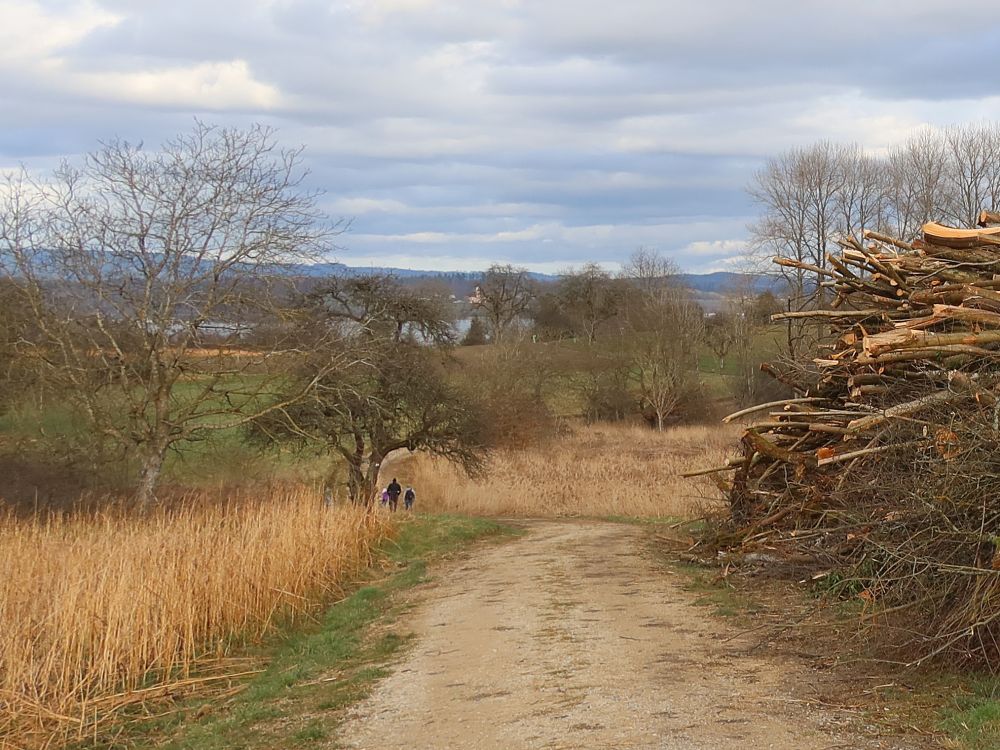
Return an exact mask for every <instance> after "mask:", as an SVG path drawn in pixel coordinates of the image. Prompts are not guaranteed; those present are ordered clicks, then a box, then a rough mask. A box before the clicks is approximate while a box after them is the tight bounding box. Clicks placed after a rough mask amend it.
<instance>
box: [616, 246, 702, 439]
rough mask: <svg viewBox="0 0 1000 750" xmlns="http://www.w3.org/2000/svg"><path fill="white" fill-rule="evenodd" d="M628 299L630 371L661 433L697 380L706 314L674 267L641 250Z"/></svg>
mask: <svg viewBox="0 0 1000 750" xmlns="http://www.w3.org/2000/svg"><path fill="white" fill-rule="evenodd" d="M622 273H623V276H624V278H625V280H626V281H627V282H628V283H629V284H630V286H631V293H630V295H629V304H628V307H627V310H628V321H629V331H630V333H629V342H628V351H629V363H630V371H631V374H632V376H633V379H634V382H635V384H636V387H637V389H638V391H639V396H640V400H641V403H642V407H643V409H644V410H646V411H648V412H650V413H651V415H652V419H653V422H654V423H655V424H656V427H657V429H658V430H662V429H663V428H664V427H665V425H666V420H667V418H668V417H669V416H670V415H671V414H672V413H673V412H674V410H675V409H676V408H677V406H678V405H679V404H680V402H681V400H682V399H683V398H684V397H685V395H687V394H688V393H689V391H690V389H691V387H692V386H693V385H694V384H695V382H696V379H697V353H698V344H699V343H700V341H701V337H702V331H703V326H704V315H703V314H702V311H701V309H700V308H699V307H698V306H697V305H696V304H695V303H694V301H693V300H692V299H691V295H690V292H689V291H688V290H687V289H685V288H684V287H683V286H682V285H681V284H680V283H679V282H678V280H677V279H676V276H677V269H676V266H675V265H674V264H673V263H671V262H670V261H669V260H668V259H666V258H664V257H663V256H661V255H660V254H659V253H657V252H655V251H653V250H649V249H640V250H639V251H637V252H636V253H635V254H634V255H633V256H632V258H631V259H630V261H629V263H627V264H626V265H625V267H624V269H623V272H622Z"/></svg>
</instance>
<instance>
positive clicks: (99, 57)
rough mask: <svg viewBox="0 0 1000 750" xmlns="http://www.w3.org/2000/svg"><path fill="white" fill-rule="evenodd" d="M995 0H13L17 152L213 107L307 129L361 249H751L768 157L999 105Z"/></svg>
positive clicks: (352, 258) (532, 257)
mask: <svg viewBox="0 0 1000 750" xmlns="http://www.w3.org/2000/svg"><path fill="white" fill-rule="evenodd" d="M998 19H1000V16H998V15H997V14H996V12H995V6H994V4H993V3H991V2H986V1H985V0H984V1H982V2H980V1H978V0H975V1H973V0H949V2H947V3H942V2H940V0H933V1H928V0H908V2H906V3H901V2H880V1H879V0H839V1H838V2H836V3H830V2H822V3H821V2H811V1H810V0H792V1H789V2H785V1H784V0H757V2H747V1H746V0H700V1H699V2H669V1H667V0H615V1H613V2H608V0H600V2H598V1H597V0H355V1H354V2H316V1H313V0H270V1H267V0H259V1H257V2H254V1H252V0H207V1H206V0H199V1H198V2H195V1H194V0H141V2H137V1H136V0H130V1H128V2H126V0H93V1H91V2H76V1H75V0H51V1H48V2H34V1H32V0H13V1H8V0H0V168H5V167H10V166H13V165H16V164H18V163H25V164H27V165H28V166H29V167H33V168H39V169H45V168H47V167H49V166H51V165H52V164H54V163H55V162H57V161H58V160H59V159H60V158H62V157H64V156H72V155H76V154H81V153H83V152H86V151H88V150H90V149H92V148H93V147H94V146H95V145H96V142H97V141H98V139H102V138H107V137H109V136H121V137H123V138H127V139H134V140H140V139H141V140H143V141H145V142H146V143H150V144H155V143H157V142H158V141H159V140H161V139H162V138H164V137H165V136H168V135H170V134H172V133H176V132H178V131H180V130H183V129H186V128H188V127H190V125H191V124H192V118H193V117H198V118H201V119H203V120H205V121H207V122H211V123H218V124H246V123H249V122H252V121H261V122H266V123H269V124H272V125H274V126H276V127H277V128H278V129H279V137H280V140H281V141H282V143H283V144H285V145H290V146H292V145H300V144H301V145H304V146H305V147H306V159H307V162H308V165H309V167H310V169H311V171H312V176H311V178H310V180H311V183H312V185H313V186H314V187H317V188H320V189H322V190H323V191H325V197H324V202H325V208H326V209H328V211H329V212H330V214H331V215H332V216H333V217H344V218H353V225H352V228H351V231H350V233H348V234H347V235H344V236H342V237H341V238H340V244H341V246H342V247H341V248H340V249H339V250H338V251H337V253H336V259H337V260H340V261H342V262H345V263H349V264H352V265H368V264H378V265H398V266H403V267H409V268H431V269H442V270H443V269H461V270H475V269H481V268H484V267H485V266H487V265H489V263H490V262H493V261H503V262H507V261H509V262H513V263H517V264H522V265H526V266H528V267H530V268H533V269H536V270H543V271H553V270H560V269H563V268H565V267H567V266H569V265H573V264H576V265H579V264H581V263H584V262H588V261H596V262H601V263H605V264H608V265H612V264H615V263H618V262H620V261H621V260H623V259H624V258H626V257H627V256H628V255H629V254H630V253H631V252H632V251H633V250H635V249H636V248H637V247H638V246H640V245H645V246H652V247H656V248H659V249H660V250H662V251H663V252H665V253H667V254H669V255H670V256H672V257H673V258H674V259H675V260H676V261H677V262H678V263H679V264H680V265H681V266H682V267H684V268H686V269H688V270H691V271H708V270H718V269H724V268H726V267H727V264H728V263H729V262H730V259H732V258H733V257H734V256H735V255H736V254H738V253H739V252H740V250H741V249H742V248H743V246H744V242H745V238H746V235H747V232H746V224H747V223H748V222H749V221H750V220H752V218H753V214H754V211H755V209H754V207H753V205H752V204H751V203H750V202H749V200H748V198H747V197H746V195H745V193H744V188H745V186H746V184H747V182H748V180H749V178H750V176H751V175H752V173H753V171H754V170H755V169H756V168H757V167H758V166H759V165H760V162H761V159H762V158H763V157H766V156H767V155H771V154H774V153H776V152H779V151H781V150H783V149H786V148H788V147H791V146H794V145H800V144H807V143H810V142H812V141H815V140H818V139H820V138H833V139H837V140H845V141H858V142H860V143H862V144H863V145H864V146H865V147H867V148H870V149H872V150H879V149H884V148H885V147H887V146H889V145H890V144H892V143H895V142H898V141H900V140H901V139H904V138H905V137H906V136H907V135H908V134H909V133H911V132H912V131H913V130H915V129H917V128H919V127H922V126H926V125H944V124H950V123H955V122H967V121H974V122H981V121H984V120H988V119H1000V75H998V69H1000V33H998V31H1000V29H998V28H997V27H998V25H1000V20H998Z"/></svg>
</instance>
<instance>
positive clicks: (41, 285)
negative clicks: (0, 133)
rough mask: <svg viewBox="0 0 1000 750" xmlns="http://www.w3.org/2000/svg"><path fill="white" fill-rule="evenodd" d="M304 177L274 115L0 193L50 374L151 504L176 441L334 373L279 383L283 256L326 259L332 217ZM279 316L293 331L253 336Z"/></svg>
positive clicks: (286, 398)
mask: <svg viewBox="0 0 1000 750" xmlns="http://www.w3.org/2000/svg"><path fill="white" fill-rule="evenodd" d="M302 177H303V171H302V170H301V168H300V164H299V151H297V150H281V149H279V148H278V147H277V145H276V143H275V139H274V135H273V133H272V132H271V131H270V130H269V129H267V128H264V127H260V126H255V127H252V128H250V129H248V130H238V129H220V128H215V127H211V126H208V125H203V124H201V123H198V124H196V126H195V127H194V128H193V129H192V130H191V132H189V133H186V134H182V135H179V136H177V137H176V138H174V139H172V140H169V141H167V142H166V143H164V144H163V146H162V147H161V148H160V149H159V150H155V151H150V150H146V149H145V148H143V146H142V145H141V144H131V143H128V142H124V141H119V140H112V141H109V142H107V143H105V144H103V145H102V146H101V147H100V148H99V149H98V150H96V151H95V152H93V153H92V154H90V155H89V156H88V157H87V158H86V159H85V161H84V162H83V163H82V164H81V165H80V166H73V165H71V164H69V163H65V164H63V165H62V166H61V167H59V169H58V170H56V172H55V173H54V174H53V175H52V177H51V178H50V179H48V180H45V181H33V180H31V179H29V177H28V176H27V175H25V174H21V175H18V176H15V177H13V178H11V179H10V180H8V182H7V183H6V186H5V188H4V189H3V191H2V198H0V199H2V205H0V269H2V270H3V271H6V273H8V274H9V275H11V276H13V277H15V278H17V279H18V280H19V281H20V282H21V283H22V284H23V287H24V289H25V291H26V299H27V300H28V305H29V306H30V310H31V315H32V319H33V323H34V324H35V325H36V326H37V327H38V329H39V331H40V336H39V339H38V342H37V351H36V354H37V355H38V357H39V359H40V361H42V362H44V363H45V365H46V372H45V377H46V378H47V379H48V380H49V381H50V382H53V383H56V384H58V386H60V387H61V388H63V389H64V391H65V394H66V397H67V399H68V400H69V401H70V402H71V403H72V404H73V405H74V406H76V407H77V408H78V409H79V411H80V412H81V413H82V414H83V415H85V417H86V418H87V420H88V423H89V425H90V429H91V434H92V435H93V436H94V437H95V438H105V439H109V440H111V441H113V443H114V444H116V445H119V446H121V447H122V448H123V449H125V450H126V451H127V454H128V455H129V456H134V457H135V459H136V460H137V463H138V478H137V484H138V492H137V495H138V500H139V501H140V503H142V504H143V505H147V504H149V503H150V502H152V501H153V500H154V498H155V491H156V487H157V484H158V482H159V479H160V476H161V473H162V469H163V464H164V460H165V458H166V456H167V454H168V451H170V450H171V449H175V448H179V447H181V446H182V445H183V444H185V443H190V442H191V441H194V440H198V439H202V438H203V437H205V436H206V434H207V433H209V432H211V431H213V430H220V429H228V428H232V427H235V426H237V425H240V424H244V423H246V422H248V421H249V420H252V419H254V418H256V417H259V416H260V415H261V414H263V413H266V412H268V411H270V410H273V409H276V408H280V407H283V406H287V405H289V404H290V403H292V402H294V401H295V400H296V399H298V398H301V397H302V395H303V394H304V393H306V392H307V391H308V390H309V388H310V387H311V386H312V385H313V384H314V382H315V381H317V380H319V379H320V378H321V377H322V375H323V374H325V370H324V371H320V372H317V373H315V375H314V377H313V379H312V381H307V382H303V383H302V384H301V388H300V389H299V390H296V391H291V392H289V391H285V390H283V389H282V388H281V387H280V386H282V385H283V381H284V374H283V372H282V370H283V369H284V368H286V367H288V366H289V364H290V362H291V361H294V360H295V358H296V357H298V356H299V354H300V349H299V344H300V342H301V331H300V330H298V327H297V325H296V313H295V312H294V310H293V305H291V304H290V303H291V300H292V299H293V298H294V288H293V284H292V280H291V278H290V276H289V275H288V274H287V273H282V272H281V270H280V266H281V264H285V263H289V262H292V261H304V260H310V259H312V258H315V257H318V254H319V253H320V252H321V251H322V250H323V249H324V241H325V240H326V239H327V238H328V237H329V236H330V235H331V233H332V232H335V231H336V226H334V227H330V226H327V225H324V223H323V221H322V216H321V215H320V213H319V212H318V210H317V208H316V202H315V198H314V196H313V195H312V194H309V193H307V192H304V191H303V190H302V189H301V188H302V183H301V181H302ZM275 320H277V321H278V323H279V325H276V326H273V327H274V328H275V329H276V330H285V331H287V332H288V336H287V338H285V339H284V340H281V339H280V338H279V339H275V340H274V341H273V344H274V345H273V347H271V348H268V349H266V350H265V349H261V350H253V349H250V348H247V347H246V346H244V343H245V338H246V336H247V333H248V332H250V331H253V330H254V329H255V327H257V326H260V325H262V324H264V323H265V322H268V323H269V324H273V323H274V321H275ZM310 335H311V336H312V337H313V338H316V337H320V336H321V335H322V331H318V330H313V331H312V332H311V333H310ZM234 349H239V352H238V355H237V354H235V353H234V352H233V350H234ZM279 365H280V366H279ZM333 366H335V363H334V362H328V363H326V365H324V367H325V368H330V367H333ZM279 393H280V395H279Z"/></svg>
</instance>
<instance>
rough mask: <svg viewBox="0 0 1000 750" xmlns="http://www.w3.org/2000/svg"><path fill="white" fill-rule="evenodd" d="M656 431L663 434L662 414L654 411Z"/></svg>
mask: <svg viewBox="0 0 1000 750" xmlns="http://www.w3.org/2000/svg"><path fill="white" fill-rule="evenodd" d="M656 431H657V432H663V412H662V411H660V410H659V409H657V410H656Z"/></svg>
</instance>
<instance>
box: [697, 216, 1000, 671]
mask: <svg viewBox="0 0 1000 750" xmlns="http://www.w3.org/2000/svg"><path fill="white" fill-rule="evenodd" d="M980 223H981V225H982V227H983V228H977V229H956V228H952V227H946V226H942V225H940V224H936V223H929V224H926V225H925V226H924V227H923V228H922V236H921V238H919V239H917V240H914V241H912V242H906V241H903V240H899V239H896V238H893V237H890V236H887V235H884V234H880V233H877V232H871V231H869V232H865V234H864V241H858V240H856V239H854V238H845V239H843V240H841V241H840V242H839V244H840V252H839V253H838V254H836V255H831V256H830V257H829V258H828V260H829V266H828V267H827V268H819V267H815V266H808V265H805V264H801V263H797V262H795V261H790V260H787V259H782V258H778V259H775V262H777V263H779V264H782V265H793V266H797V267H800V268H805V269H806V270H808V271H811V272H813V273H814V274H816V275H817V276H818V277H819V278H821V283H820V293H821V294H820V296H821V297H822V296H824V295H825V298H826V300H828V301H829V304H825V305H820V309H816V310H805V311H801V312H792V313H784V314H780V315H776V316H774V318H775V319H777V320H782V319H788V318H806V319H811V320H814V321H815V323H816V326H817V330H818V331H822V334H823V335H822V336H821V341H824V342H826V343H824V344H821V345H820V346H819V352H818V356H817V357H816V359H814V360H813V362H812V363H810V364H809V365H808V366H802V365H799V366H786V367H784V368H782V369H779V368H777V367H774V366H772V365H764V366H763V369H765V371H767V372H770V373H771V374H772V375H774V376H775V377H778V378H779V379H780V380H782V382H785V383H786V384H788V385H790V386H791V387H793V388H794V389H796V390H797V391H798V393H797V397H796V398H793V399H788V400H786V401H782V402H772V403H771V404H765V405H762V406H758V407H755V408H754V409H750V410H744V411H743V412H738V413H737V414H735V415H731V416H730V417H727V420H731V419H734V418H737V417H741V416H746V415H748V414H749V413H754V414H755V416H756V418H757V419H758V420H759V421H757V422H756V423H754V424H752V425H751V426H750V427H749V428H748V429H747V430H746V432H745V433H744V435H743V438H742V441H741V449H742V450H741V456H740V457H739V458H736V459H732V460H731V461H730V462H729V465H727V466H726V467H723V468H720V469H716V470H713V471H715V472H716V474H715V476H716V477H719V476H720V475H719V473H718V472H721V471H724V470H735V475H734V477H733V479H732V482H731V483H726V482H723V481H722V480H721V479H718V480H717V481H719V483H720V485H722V486H724V488H725V489H726V490H727V492H728V497H729V502H730V510H731V513H730V514H729V518H728V520H727V521H726V523H725V525H724V527H723V528H721V529H719V530H718V533H719V536H718V539H717V542H718V543H720V544H722V545H723V546H726V547H728V548H729V549H730V550H732V551H737V552H740V551H742V552H747V553H749V552H767V553H768V554H769V555H770V556H772V557H776V558H779V559H780V558H783V559H786V560H795V561H798V562H802V561H808V563H809V564H810V565H811V566H812V572H813V574H814V578H815V579H817V580H818V581H826V582H828V585H829V586H830V587H832V588H835V589H836V591H837V592H838V593H840V594H842V595H845V596H852V597H860V599H861V601H862V603H863V607H864V610H865V614H866V617H867V622H868V623H869V624H871V625H872V626H873V627H874V628H875V629H876V630H877V633H878V634H881V635H889V636H891V637H890V638H889V639H888V642H889V643H891V644H893V645H894V646H896V647H900V648H903V647H905V654H906V656H905V660H906V661H907V662H908V663H918V662H920V661H923V660H924V659H927V658H930V657H933V656H938V655H948V656H949V657H951V658H956V657H958V658H962V659H967V660H969V661H971V662H975V663H977V664H980V665H986V666H988V667H990V668H992V669H1000V400H998V399H1000V226H990V225H991V224H998V223H1000V215H997V214H993V213H990V212H983V214H982V215H981V217H980ZM833 582H836V585H835V586H834V585H833Z"/></svg>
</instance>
